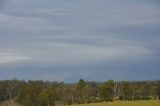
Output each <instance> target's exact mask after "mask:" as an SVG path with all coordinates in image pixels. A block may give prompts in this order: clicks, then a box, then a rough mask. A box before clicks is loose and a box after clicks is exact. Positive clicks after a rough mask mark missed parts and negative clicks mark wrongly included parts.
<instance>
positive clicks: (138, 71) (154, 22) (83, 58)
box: [0, 0, 160, 82]
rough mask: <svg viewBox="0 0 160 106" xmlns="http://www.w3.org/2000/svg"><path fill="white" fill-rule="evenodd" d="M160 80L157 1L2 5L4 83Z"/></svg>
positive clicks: (42, 0) (16, 1) (1, 0)
mask: <svg viewBox="0 0 160 106" xmlns="http://www.w3.org/2000/svg"><path fill="white" fill-rule="evenodd" d="M13 78H17V79H20V80H49V81H64V82H76V81H78V80H79V79H80V78H82V79H85V80H89V81H106V80H109V79H113V80H117V81H122V80H131V81H132V80H156V79H160V2H159V1H158V0H0V80H6V79H13Z"/></svg>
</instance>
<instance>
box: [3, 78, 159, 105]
mask: <svg viewBox="0 0 160 106" xmlns="http://www.w3.org/2000/svg"><path fill="white" fill-rule="evenodd" d="M157 99H160V80H157V81H132V82H129V81H122V82H116V81H113V80H109V81H106V82H103V83H98V82H93V81H84V80H83V79H80V80H79V82H78V83H72V84H65V83H63V82H48V81H45V82H44V81H19V80H16V79H13V80H4V81H0V104H2V103H4V102H5V101H15V102H16V103H18V104H20V105H21V106H55V105H57V104H62V105H71V104H86V103H97V102H104V101H105V102H107V104H109V103H110V102H111V101H115V100H121V101H135V100H157ZM141 102H143V101H139V102H138V103H141ZM148 102H151V101H148ZM154 102H155V101H154ZM114 103H122V104H123V102H117V101H116V102H114ZM126 103H132V102H126ZM133 103H136V102H133ZM111 104H112V103H111ZM148 104H149V103H148ZM82 106H83V105H82ZM102 106H103V105H102ZM111 106H112V105H111ZM119 106H120V105H119ZM133 106H134V104H133ZM137 106H138V105H137ZM141 106H143V105H141ZM145 106H147V105H145ZM150 106H152V105H150Z"/></svg>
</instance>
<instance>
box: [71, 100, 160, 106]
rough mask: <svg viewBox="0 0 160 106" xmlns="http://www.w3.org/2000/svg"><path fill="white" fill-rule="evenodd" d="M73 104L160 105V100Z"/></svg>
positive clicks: (88, 105)
mask: <svg viewBox="0 0 160 106" xmlns="http://www.w3.org/2000/svg"><path fill="white" fill-rule="evenodd" d="M71 106H160V100H144V101H115V102H104V103H90V104H82V105H71Z"/></svg>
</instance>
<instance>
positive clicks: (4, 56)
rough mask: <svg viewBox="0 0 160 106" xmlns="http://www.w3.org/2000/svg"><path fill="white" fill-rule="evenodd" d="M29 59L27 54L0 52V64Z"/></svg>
mask: <svg viewBox="0 0 160 106" xmlns="http://www.w3.org/2000/svg"><path fill="white" fill-rule="evenodd" d="M26 59H28V57H27V56H21V55H18V54H11V53H4V52H0V64H5V63H12V62H17V61H22V60H26Z"/></svg>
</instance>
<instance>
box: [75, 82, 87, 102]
mask: <svg viewBox="0 0 160 106" xmlns="http://www.w3.org/2000/svg"><path fill="white" fill-rule="evenodd" d="M86 86H87V84H86V82H85V81H84V80H83V79H80V80H79V81H78V83H77V93H79V96H80V102H81V103H84V94H85V88H86Z"/></svg>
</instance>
